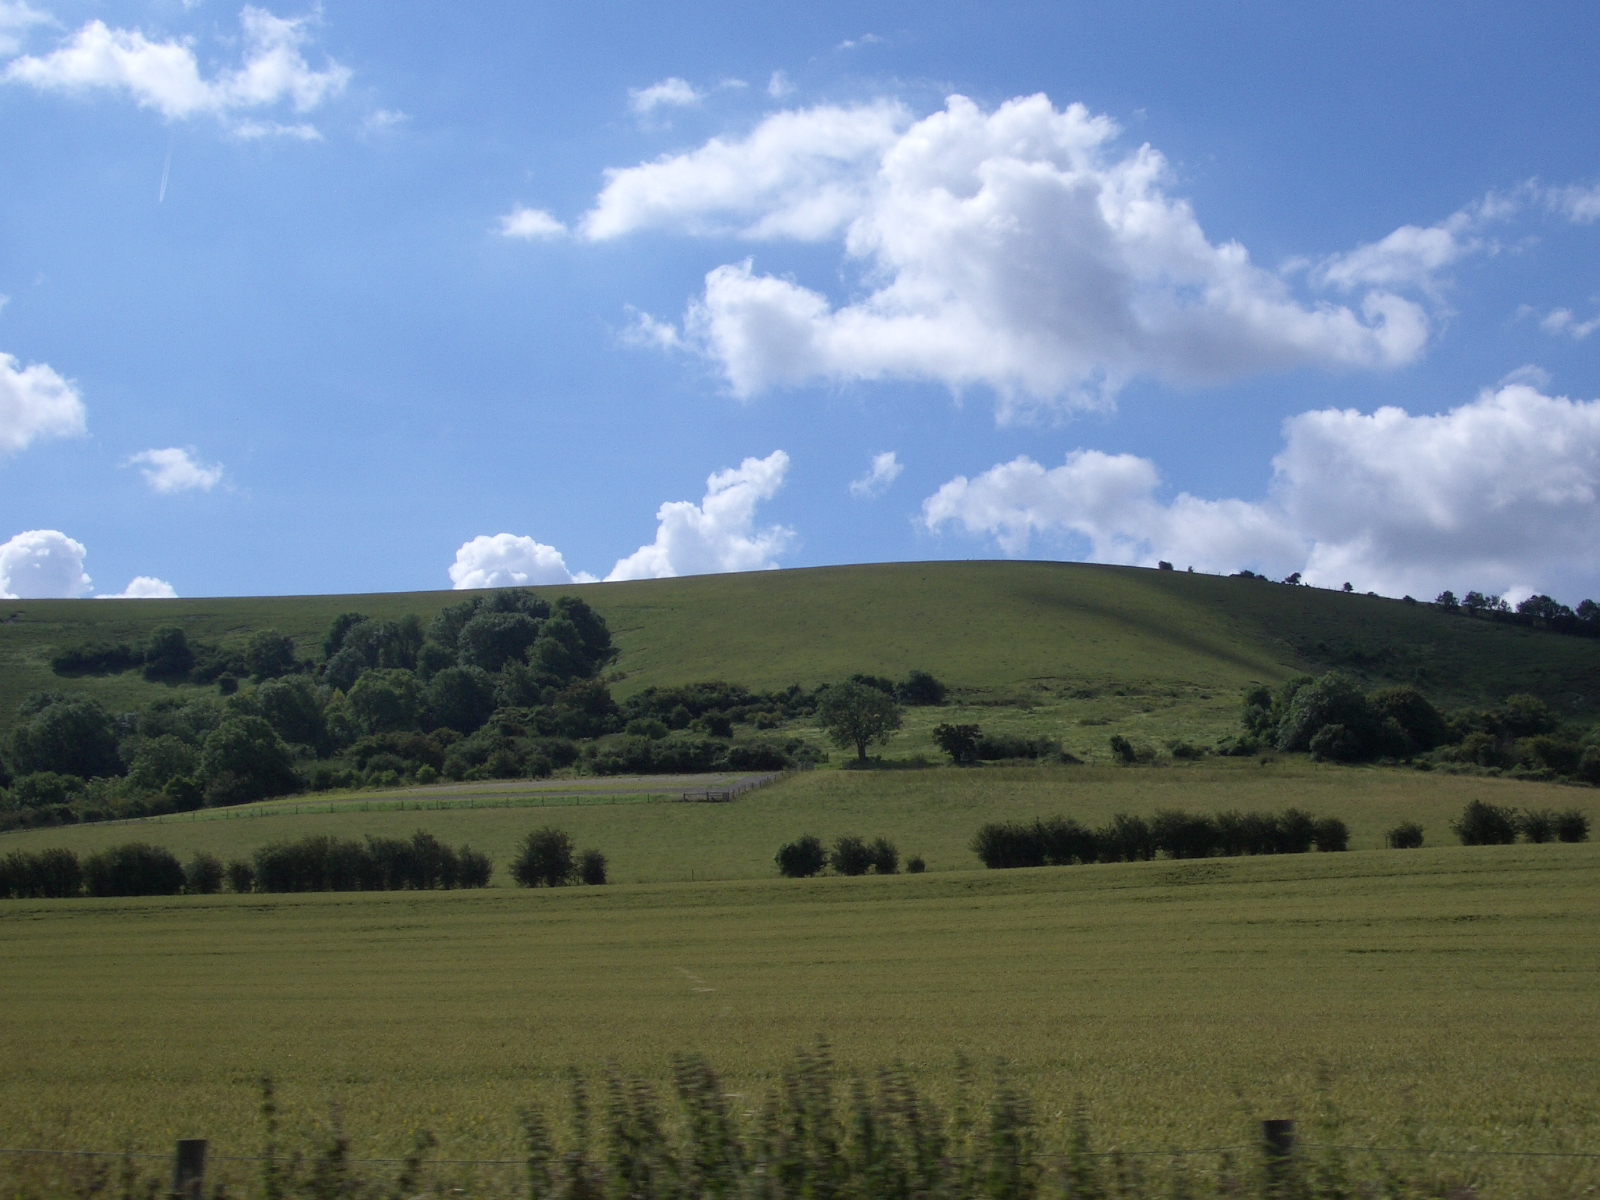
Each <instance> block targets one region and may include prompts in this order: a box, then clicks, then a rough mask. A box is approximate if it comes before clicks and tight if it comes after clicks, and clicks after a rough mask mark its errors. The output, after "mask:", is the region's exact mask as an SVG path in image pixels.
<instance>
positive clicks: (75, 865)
mask: <svg viewBox="0 0 1600 1200" xmlns="http://www.w3.org/2000/svg"><path fill="white" fill-rule="evenodd" d="M221 872H222V864H221V863H220V862H218V861H217V860H216V859H215V858H213V857H212V856H210V855H205V854H201V855H196V856H195V858H194V860H193V861H192V862H191V863H190V864H189V866H188V868H187V869H185V868H184V866H183V865H182V864H181V863H179V862H178V859H177V856H175V855H174V854H173V853H172V851H170V850H168V849H166V848H165V847H162V846H151V845H148V844H146V843H144V842H128V843H126V844H125V845H121V846H110V847H107V848H106V849H104V850H98V851H96V852H95V853H93V854H91V855H89V856H88V857H87V858H85V859H83V860H82V861H81V862H80V861H79V859H78V856H77V855H76V854H74V853H73V852H72V851H71V850H66V849H60V848H57V849H53V850H41V851H39V852H37V853H29V852H28V851H26V850H16V851H13V852H12V853H10V854H7V855H6V856H5V857H4V858H0V899H7V900H59V899H65V898H69V897H73V896H85V895H87V896H176V895H178V894H179V893H180V892H189V893H193V894H205V893H210V892H215V891H217V890H218V889H219V888H220V886H221Z"/></svg>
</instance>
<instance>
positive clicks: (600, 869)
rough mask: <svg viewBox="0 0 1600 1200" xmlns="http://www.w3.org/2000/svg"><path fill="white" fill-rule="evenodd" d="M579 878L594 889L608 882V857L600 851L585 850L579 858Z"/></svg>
mask: <svg viewBox="0 0 1600 1200" xmlns="http://www.w3.org/2000/svg"><path fill="white" fill-rule="evenodd" d="M578 878H579V879H581V880H583V882H584V883H587V884H589V885H590V886H593V887H599V886H600V885H602V884H604V883H605V882H606V856H605V855H604V854H601V853H600V851H598V850H585V851H584V852H583V853H582V854H581V855H579V856H578Z"/></svg>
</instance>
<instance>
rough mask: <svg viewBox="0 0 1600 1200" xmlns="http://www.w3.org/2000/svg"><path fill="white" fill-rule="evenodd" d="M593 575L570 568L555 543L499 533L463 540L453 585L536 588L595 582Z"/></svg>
mask: <svg viewBox="0 0 1600 1200" xmlns="http://www.w3.org/2000/svg"><path fill="white" fill-rule="evenodd" d="M593 581H594V576H592V575H586V574H584V573H583V572H581V571H580V572H578V574H576V575H574V574H573V573H572V572H571V571H569V570H567V564H566V560H565V559H563V558H562V557H561V551H559V550H557V549H556V548H555V547H554V546H546V545H545V544H544V543H543V542H536V541H534V540H533V539H532V538H531V537H518V536H517V535H516V534H511V533H497V534H495V535H494V536H493V537H487V536H483V535H480V536H478V537H475V538H473V539H472V540H471V541H470V542H464V543H462V546H461V548H460V549H459V550H457V551H456V561H455V563H454V564H453V565H452V566H451V568H450V586H451V587H453V588H455V589H456V590H457V591H463V590H465V589H468V588H498V587H533V586H538V585H539V584H547V583H592V582H593Z"/></svg>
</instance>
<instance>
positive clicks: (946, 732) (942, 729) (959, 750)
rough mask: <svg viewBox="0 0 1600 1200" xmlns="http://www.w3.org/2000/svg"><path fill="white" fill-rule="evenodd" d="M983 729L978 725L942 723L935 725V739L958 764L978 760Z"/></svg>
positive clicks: (953, 761)
mask: <svg viewBox="0 0 1600 1200" xmlns="http://www.w3.org/2000/svg"><path fill="white" fill-rule="evenodd" d="M982 737H983V730H981V729H979V728H978V726H976V725H951V724H948V723H940V724H938V725H935V726H934V727H933V740H934V741H935V742H936V743H937V744H938V746H939V749H941V750H943V751H944V752H945V753H946V754H948V755H949V756H950V761H951V762H952V763H954V764H955V765H956V766H958V767H959V766H960V765H961V764H963V763H973V762H977V761H978V742H979V740H980V739H981V738H982Z"/></svg>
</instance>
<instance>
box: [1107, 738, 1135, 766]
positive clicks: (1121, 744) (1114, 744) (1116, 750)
mask: <svg viewBox="0 0 1600 1200" xmlns="http://www.w3.org/2000/svg"><path fill="white" fill-rule="evenodd" d="M1111 757H1112V759H1113V760H1115V761H1116V762H1118V763H1120V764H1121V765H1123V766H1125V767H1131V766H1132V765H1133V764H1134V763H1136V762H1138V761H1139V754H1138V752H1137V751H1136V750H1134V748H1133V743H1132V742H1130V741H1129V740H1128V739H1127V738H1125V737H1123V736H1122V735H1121V734H1120V733H1113V734H1112V735H1111Z"/></svg>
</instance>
